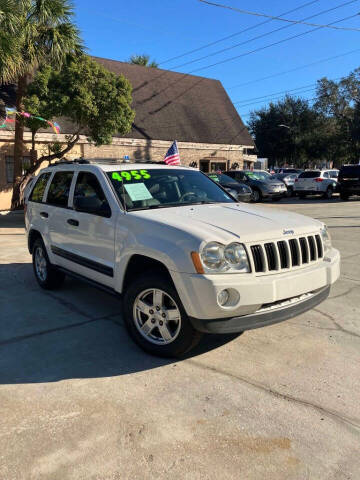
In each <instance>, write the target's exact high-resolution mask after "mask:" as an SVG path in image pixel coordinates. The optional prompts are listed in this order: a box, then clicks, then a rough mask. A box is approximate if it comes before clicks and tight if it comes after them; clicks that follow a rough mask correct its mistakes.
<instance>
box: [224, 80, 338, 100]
mask: <svg viewBox="0 0 360 480" xmlns="http://www.w3.org/2000/svg"><path fill="white" fill-rule="evenodd" d="M341 78H342V77H337V78H333V79H332V81H334V82H335V81H337V80H340V79H341ZM314 85H315V86H314ZM316 85H317V84H316V83H310V84H308V85H303V86H302V87H297V88H292V89H291V90H283V91H281V92H274V93H269V94H267V95H263V96H262V97H253V98H248V99H246V100H239V101H236V102H233V105H237V104H238V103H247V102H251V101H252V100H260V99H266V98H268V97H273V96H277V95H280V94H286V93H290V92H294V91H296V90H303V89H304V88H309V87H313V88H312V90H314V89H315V88H316ZM244 106H245V105H244Z"/></svg>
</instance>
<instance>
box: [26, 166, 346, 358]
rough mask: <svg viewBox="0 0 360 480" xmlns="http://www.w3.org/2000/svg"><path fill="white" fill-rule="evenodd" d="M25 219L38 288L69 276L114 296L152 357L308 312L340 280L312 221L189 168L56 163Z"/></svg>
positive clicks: (35, 190) (333, 256)
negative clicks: (251, 200) (206, 336)
mask: <svg viewBox="0 0 360 480" xmlns="http://www.w3.org/2000/svg"><path fill="white" fill-rule="evenodd" d="M25 219H26V231H27V237H28V246H29V251H30V253H31V254H32V257H33V267H34V274H35V278H36V280H37V282H38V283H39V285H40V286H41V287H42V288H44V289H52V288H58V287H60V286H61V284H62V282H63V281H64V279H65V276H66V275H71V276H74V277H76V278H80V279H83V280H85V281H87V282H89V283H90V284H92V285H94V286H97V287H100V288H102V289H105V290H107V291H108V292H111V293H113V294H115V295H121V297H122V308H123V318H124V321H125V324H126V326H127V328H128V330H129V332H130V335H131V336H132V338H133V339H134V340H135V342H137V343H138V344H139V345H140V346H141V347H142V348H143V349H144V350H146V351H147V352H150V353H152V354H157V355H160V356H179V355H182V354H184V353H185V352H187V351H188V350H190V349H191V348H192V347H193V346H194V345H195V344H196V343H197V342H198V341H199V338H200V336H201V334H202V333H229V332H242V331H244V330H249V329H253V328H258V327H264V326H266V325H271V324H274V323H277V322H281V321H283V320H286V319H288V318H292V317H294V316H296V315H299V314H301V313H303V312H306V311H307V310H309V309H311V308H313V307H315V306H316V305H318V304H319V303H320V302H322V301H323V300H325V299H326V298H327V296H328V295H329V291H330V286H331V285H332V284H333V283H334V282H335V281H336V280H337V278H338V277H339V265H340V256H339V252H338V251H337V250H335V249H334V248H333V247H332V245H331V240H330V236H329V233H328V230H327V228H326V226H325V225H324V224H323V223H322V222H320V221H317V220H313V219H312V218H308V217H304V216H302V215H297V214H295V213H293V212H285V211H275V210H273V209H270V208H260V207H255V206H251V205H249V204H242V203H238V202H237V201H236V200H235V199H234V198H233V197H232V196H230V195H229V194H228V193H227V192H226V191H224V189H222V188H221V187H219V186H218V185H217V184H216V183H215V182H213V181H212V180H210V179H209V178H208V177H207V176H206V175H204V174H203V173H201V172H199V171H198V170H195V169H191V168H187V167H178V166H176V167H175V166H166V165H160V164H158V165H156V164H154V163H149V164H144V163H142V164H141V163H140V164H111V163H104V164H101V163H97V164H95V163H88V162H84V161H78V162H70V163H57V164H54V165H52V166H50V167H48V168H45V169H44V170H41V172H40V173H39V175H38V176H37V178H36V179H35V181H34V182H33V183H32V186H31V188H30V189H29V191H28V194H27V197H26V215H25ZM119 305H120V304H119ZM119 312H120V306H119Z"/></svg>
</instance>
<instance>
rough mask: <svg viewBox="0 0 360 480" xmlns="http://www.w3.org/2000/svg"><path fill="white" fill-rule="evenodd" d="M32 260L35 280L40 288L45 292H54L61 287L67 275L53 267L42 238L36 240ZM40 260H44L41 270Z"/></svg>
mask: <svg viewBox="0 0 360 480" xmlns="http://www.w3.org/2000/svg"><path fill="white" fill-rule="evenodd" d="M32 258H33V269H34V274H35V278H36V280H37V282H38V284H39V285H40V287H41V288H44V289H45V290H54V289H56V288H59V287H61V285H62V284H63V282H64V280H65V274H64V273H63V272H60V271H59V270H57V269H56V268H55V267H54V266H53V265H51V263H50V260H49V257H48V255H47V253H46V248H45V245H44V242H43V241H42V239H41V238H38V239H37V240H35V243H34V246H33V249H32ZM40 258H41V259H42V265H43V267H42V269H41V270H40V267H39V262H40ZM40 272H41V273H40Z"/></svg>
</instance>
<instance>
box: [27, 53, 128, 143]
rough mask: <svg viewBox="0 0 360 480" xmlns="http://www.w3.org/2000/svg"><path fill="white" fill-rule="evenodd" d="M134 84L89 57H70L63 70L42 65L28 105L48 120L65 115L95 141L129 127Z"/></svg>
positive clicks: (80, 130)
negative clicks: (132, 85)
mask: <svg viewBox="0 0 360 480" xmlns="http://www.w3.org/2000/svg"><path fill="white" fill-rule="evenodd" d="M131 102H132V97H131V85H130V82H129V81H128V80H127V79H126V78H125V77H124V76H122V75H120V76H117V75H115V74H113V73H111V72H109V71H108V70H106V69H105V68H104V67H102V66H101V65H99V64H98V63H97V62H95V61H93V60H91V59H90V58H89V57H87V56H85V55H83V56H81V57H78V58H69V59H68V61H67V62H66V64H65V65H64V66H63V68H62V69H61V70H53V69H52V68H51V67H49V66H45V67H43V68H41V69H40V70H39V71H38V73H37V74H36V75H35V77H34V79H33V82H32V83H31V84H30V85H29V86H28V92H27V96H26V98H25V102H24V103H25V106H26V107H27V108H29V110H30V108H31V113H36V114H37V113H40V112H41V116H42V117H44V118H46V119H47V120H51V119H54V118H55V117H66V118H67V119H69V120H71V122H72V123H74V124H75V126H76V127H75V128H76V130H77V132H78V133H82V134H85V135H87V136H88V138H89V140H90V141H91V142H93V143H95V145H97V146H98V145H104V144H109V143H111V141H112V137H113V136H114V135H115V134H117V133H120V134H124V133H127V132H129V131H130V129H131V125H132V121H133V119H134V112H133V110H132V109H131V106H130V105H131Z"/></svg>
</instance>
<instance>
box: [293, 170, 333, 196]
mask: <svg viewBox="0 0 360 480" xmlns="http://www.w3.org/2000/svg"><path fill="white" fill-rule="evenodd" d="M338 176H339V170H306V171H305V172H302V173H300V175H299V176H298V178H297V179H295V183H294V193H296V194H298V195H299V197H300V198H305V197H306V195H321V196H322V197H323V198H327V199H328V200H330V198H331V197H332V196H333V193H334V192H336V191H337V190H338V183H337V178H338Z"/></svg>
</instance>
